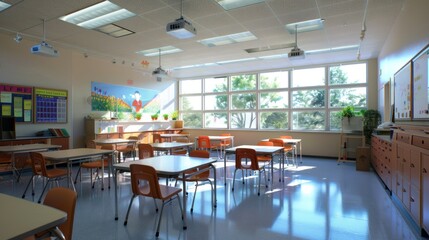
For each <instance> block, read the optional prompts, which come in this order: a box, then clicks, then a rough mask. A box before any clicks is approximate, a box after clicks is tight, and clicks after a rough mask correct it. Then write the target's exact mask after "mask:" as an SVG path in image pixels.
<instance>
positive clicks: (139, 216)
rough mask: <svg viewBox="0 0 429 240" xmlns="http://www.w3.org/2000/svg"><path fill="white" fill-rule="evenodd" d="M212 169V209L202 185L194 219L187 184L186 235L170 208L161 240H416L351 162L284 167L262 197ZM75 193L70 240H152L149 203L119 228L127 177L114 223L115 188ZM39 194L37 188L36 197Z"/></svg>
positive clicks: (15, 189) (3, 184)
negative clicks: (214, 197) (215, 176)
mask: <svg viewBox="0 0 429 240" xmlns="http://www.w3.org/2000/svg"><path fill="white" fill-rule="evenodd" d="M217 167H218V171H217V172H218V185H217V208H215V209H213V208H212V207H211V200H210V199H211V196H210V187H209V185H205V186H202V187H201V188H199V191H200V192H198V193H197V196H196V200H195V201H196V203H195V206H194V211H193V213H192V214H191V213H190V211H189V207H190V203H191V201H192V196H193V191H192V190H193V186H190V187H189V188H188V191H189V197H188V203H189V204H188V209H187V220H188V222H187V225H188V228H187V230H182V223H181V217H180V211H179V210H178V209H179V208H178V207H177V204H176V202H173V203H172V204H171V206H166V209H165V211H164V214H163V219H162V223H161V229H160V237H159V239H219V240H221V239H222V240H223V239H227V240H228V239H233V240H240V239H246V240H253V239H255V240H256V239H258V240H260V239H348V240H349V239H377V240H378V239H380V240H384V239H386V240H394V239H398V240H399V239H401V240H402V239H419V237H418V236H417V233H416V232H415V231H413V230H412V228H411V227H410V225H409V223H408V222H407V220H405V219H404V218H403V216H402V215H401V214H400V212H399V210H398V208H397V207H396V206H395V205H394V204H393V202H392V200H391V198H390V197H389V195H388V193H387V192H386V191H385V190H384V188H383V185H382V184H381V182H380V180H379V179H378V177H377V176H376V175H375V174H374V172H358V171H356V170H355V165H354V164H351V163H344V164H341V165H337V162H336V161H335V160H332V159H317V158H304V163H303V164H302V165H301V166H300V167H299V168H298V169H295V168H289V170H288V171H287V172H286V176H285V181H284V182H279V181H278V175H275V178H274V182H273V184H274V185H273V187H269V188H268V189H265V188H264V187H262V186H261V196H258V195H257V188H256V187H257V186H256V185H255V183H256V181H255V180H256V178H253V177H249V178H248V180H247V181H246V184H245V185H242V184H241V183H240V182H239V181H237V182H236V189H235V191H234V192H231V183H232V179H231V178H232V172H233V162H229V163H228V174H227V176H228V178H227V185H226V186H224V184H223V181H224V178H223V171H222V167H223V162H222V163H221V162H218V164H217ZM29 176H30V174H29V173H27V174H26V175H25V177H24V178H23V181H21V182H20V183H14V181H12V180H9V176H4V175H3V176H0V178H1V180H0V192H2V193H7V194H11V195H15V196H18V197H20V196H21V195H22V191H23V189H24V187H25V184H26V183H27V181H28V179H29ZM239 176H240V175H239ZM84 179H85V178H84ZM86 179H87V178H86ZM162 182H164V181H162ZM77 191H78V194H79V197H78V202H77V207H76V215H75V222H74V231H73V239H79V240H80V239H104V240H107V239H154V238H155V236H154V235H155V228H156V218H157V217H158V214H157V213H156V212H155V209H154V204H153V201H152V199H144V198H141V197H140V198H138V200H137V199H136V200H135V201H134V204H133V206H132V209H131V213H130V217H129V220H128V225H127V226H124V225H123V221H124V218H125V213H126V209H127V207H128V203H129V200H130V196H131V194H130V183H129V177H128V176H127V175H121V177H120V184H119V188H118V192H119V195H120V197H119V220H118V221H115V220H114V190H113V188H112V189H110V190H108V189H105V190H104V191H102V190H101V189H100V185H99V184H98V185H96V188H95V189H91V188H90V186H89V180H88V181H85V182H83V183H82V184H81V183H78V184H77ZM38 194H40V189H36V196H35V197H36V198H37V197H38ZM27 199H28V200H31V194H27ZM1 227H5V226H1Z"/></svg>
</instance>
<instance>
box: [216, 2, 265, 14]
mask: <svg viewBox="0 0 429 240" xmlns="http://www.w3.org/2000/svg"><path fill="white" fill-rule="evenodd" d="M215 1H216V2H217V3H218V4H219V5H220V6H221V7H223V9H225V10H226V11H228V10H231V9H235V8H240V7H245V6H249V5H252V4H256V3H261V2H263V1H264V0H215Z"/></svg>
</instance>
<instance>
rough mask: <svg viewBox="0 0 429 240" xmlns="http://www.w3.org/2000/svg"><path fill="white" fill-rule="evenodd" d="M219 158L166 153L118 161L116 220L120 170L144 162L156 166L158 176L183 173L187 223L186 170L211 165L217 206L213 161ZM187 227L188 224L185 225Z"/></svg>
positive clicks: (115, 172)
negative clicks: (128, 160) (134, 159)
mask: <svg viewBox="0 0 429 240" xmlns="http://www.w3.org/2000/svg"><path fill="white" fill-rule="evenodd" d="M216 161H217V160H216V159H212V158H197V157H188V156H181V155H165V156H156V157H151V158H145V159H143V160H137V161H130V162H123V163H117V164H113V168H114V170H115V171H114V183H115V184H114V186H115V220H118V186H117V185H118V180H117V176H118V171H125V172H129V171H130V165H131V164H142V165H146V166H151V167H153V168H155V170H156V172H157V174H158V176H160V177H165V178H171V177H178V176H180V174H182V175H183V176H182V178H183V181H182V183H183V189H182V194H183V197H182V198H183V199H182V201H183V202H182V204H183V211H184V213H183V217H184V222H185V223H186V202H187V201H186V181H185V172H186V171H188V170H191V169H195V168H199V167H201V166H204V165H210V166H211V167H212V169H213V176H214V181H213V183H214V206H213V207H216V201H217V200H216V168H215V167H214V166H213V163H215V162H216ZM198 173H199V172H195V173H194V174H198ZM184 229H186V225H185V227H184Z"/></svg>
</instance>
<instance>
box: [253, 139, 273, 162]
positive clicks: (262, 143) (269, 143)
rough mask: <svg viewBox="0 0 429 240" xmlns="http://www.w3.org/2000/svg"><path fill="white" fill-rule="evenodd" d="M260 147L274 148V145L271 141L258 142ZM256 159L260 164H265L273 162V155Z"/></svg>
mask: <svg viewBox="0 0 429 240" xmlns="http://www.w3.org/2000/svg"><path fill="white" fill-rule="evenodd" d="M258 146H271V147H272V146H274V143H273V142H270V141H260V142H258ZM256 158H257V160H258V161H259V162H264V163H267V162H271V160H272V158H271V155H258V156H257V157H256Z"/></svg>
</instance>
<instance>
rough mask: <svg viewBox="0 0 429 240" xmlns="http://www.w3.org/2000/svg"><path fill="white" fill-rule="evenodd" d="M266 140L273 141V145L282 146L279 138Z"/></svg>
mask: <svg viewBox="0 0 429 240" xmlns="http://www.w3.org/2000/svg"><path fill="white" fill-rule="evenodd" d="M268 141H270V142H272V143H273V146H276V147H283V145H284V143H283V140H281V139H280V138H270V139H269V140H268Z"/></svg>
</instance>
